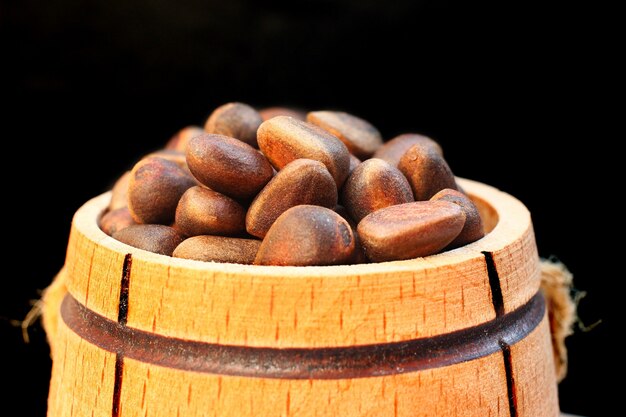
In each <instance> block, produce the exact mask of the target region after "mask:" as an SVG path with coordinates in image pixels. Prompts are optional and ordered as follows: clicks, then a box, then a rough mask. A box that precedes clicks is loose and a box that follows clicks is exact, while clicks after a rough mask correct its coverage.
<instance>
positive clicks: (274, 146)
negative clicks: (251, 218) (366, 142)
mask: <svg viewBox="0 0 626 417" xmlns="http://www.w3.org/2000/svg"><path fill="white" fill-rule="evenodd" d="M258 139H259V148H260V149H261V151H263V153H264V154H265V156H267V159H269V160H270V162H271V163H272V165H274V167H276V169H278V170H280V169H281V168H282V167H284V166H285V165H287V164H288V163H289V162H291V161H293V160H294V159H299V158H307V159H313V160H315V161H320V162H321V163H323V164H324V165H326V169H328V172H330V175H332V176H333V178H334V179H335V183H336V184H337V188H340V187H341V185H342V184H343V182H344V181H345V180H346V178H347V177H348V172H349V170H350V153H349V152H348V148H346V145H344V144H343V142H342V141H340V140H339V139H338V138H337V137H335V136H333V135H331V134H330V133H328V132H327V131H325V130H324V129H321V128H319V127H317V126H315V125H312V124H310V123H306V122H303V121H301V120H297V119H294V118H293V117H287V116H278V117H274V118H273V119H270V120H268V121H266V122H263V123H262V124H261V126H260V127H259V131H258Z"/></svg>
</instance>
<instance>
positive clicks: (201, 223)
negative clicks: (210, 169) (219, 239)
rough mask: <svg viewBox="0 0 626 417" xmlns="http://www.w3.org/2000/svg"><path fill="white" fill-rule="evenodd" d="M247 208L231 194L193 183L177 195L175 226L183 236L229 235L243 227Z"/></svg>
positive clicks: (241, 229)
mask: <svg viewBox="0 0 626 417" xmlns="http://www.w3.org/2000/svg"><path fill="white" fill-rule="evenodd" d="M245 216H246V210H245V209H244V208H243V207H242V206H241V204H239V203H238V202H236V201H235V200H233V199H232V198H230V197H227V196H225V195H224V194H220V193H218V192H217V191H213V190H209V189H207V188H204V187H201V186H196V187H191V188H190V189H188V190H187V191H185V194H183V196H182V197H181V198H180V201H179V202H178V207H177V208H176V227H177V228H178V230H180V231H181V233H183V234H184V235H185V236H198V235H221V236H232V235H236V234H239V233H241V232H243V231H244V229H245Z"/></svg>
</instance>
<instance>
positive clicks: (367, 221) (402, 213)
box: [357, 201, 465, 262]
mask: <svg viewBox="0 0 626 417" xmlns="http://www.w3.org/2000/svg"><path fill="white" fill-rule="evenodd" d="M464 224H465V213H463V210H461V208H460V207H459V206H458V205H456V204H454V203H450V202H449V201H416V202H413V203H406V204H400V205H397V206H390V207H386V208H384V209H381V210H378V211H375V212H374V213H372V214H370V215H368V216H366V217H365V218H364V219H363V220H361V222H360V223H359V225H358V226H357V232H358V234H359V237H360V238H361V241H362V242H363V247H364V249H365V254H366V255H367V257H368V258H369V259H370V260H371V261H372V262H384V261H394V260H402V259H412V258H417V257H421V256H428V255H433V254H435V253H437V252H439V251H441V250H442V249H443V248H445V247H446V246H447V245H448V244H450V242H452V241H453V240H454V238H456V237H457V236H458V235H459V233H460V232H461V230H462V229H463V225H464Z"/></svg>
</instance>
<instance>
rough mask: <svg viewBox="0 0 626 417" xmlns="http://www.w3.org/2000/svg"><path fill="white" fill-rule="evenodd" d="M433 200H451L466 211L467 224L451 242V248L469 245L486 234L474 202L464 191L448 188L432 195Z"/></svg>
mask: <svg viewBox="0 0 626 417" xmlns="http://www.w3.org/2000/svg"><path fill="white" fill-rule="evenodd" d="M430 200H431V201H437V200H443V201H449V202H451V203H454V204H456V205H458V206H459V207H461V210H463V212H464V213H465V225H464V226H463V230H461V233H459V235H458V236H457V237H456V238H455V239H454V240H453V241H452V242H451V243H450V245H449V247H450V248H457V247H459V246H463V245H467V244H468V243H472V242H475V241H477V240H478V239H480V238H482V237H483V236H485V230H484V228H483V221H482V219H481V218H480V213H479V211H478V208H477V207H476V205H474V202H472V200H470V198H469V197H468V196H466V195H465V194H463V193H462V192H459V191H456V190H451V189H449V188H446V189H444V190H441V191H439V192H438V193H437V194H435V195H434V196H432V198H431V199H430Z"/></svg>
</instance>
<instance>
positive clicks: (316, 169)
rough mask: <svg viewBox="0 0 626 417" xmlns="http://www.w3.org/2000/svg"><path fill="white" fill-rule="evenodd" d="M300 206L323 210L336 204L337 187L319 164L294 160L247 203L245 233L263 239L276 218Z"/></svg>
mask: <svg viewBox="0 0 626 417" xmlns="http://www.w3.org/2000/svg"><path fill="white" fill-rule="evenodd" d="M302 204H309V205H315V206H322V207H327V208H332V207H335V205H336V204H337V185H336V184H335V181H334V180H333V177H332V176H331V175H330V173H329V172H328V170H327V169H326V167H325V166H324V164H322V163H321V162H319V161H313V160H312V159H296V160H295V161H291V162H290V163H288V164H287V165H285V166H284V167H283V169H281V170H280V171H279V172H278V174H276V176H275V177H274V178H272V180H271V181H270V182H269V183H267V185H266V186H265V187H264V188H263V189H262V190H261V192H260V193H259V194H258V195H257V196H256V198H255V199H254V200H253V201H252V204H250V208H249V209H248V213H247V214H246V230H247V231H248V233H250V234H251V235H253V236H257V237H260V238H263V237H264V236H265V234H266V233H267V231H268V230H269V228H270V227H271V226H272V224H273V223H274V221H275V220H276V219H277V218H278V216H280V215H281V214H282V213H283V212H285V211H286V210H287V209H289V208H291V207H294V206H298V205H302Z"/></svg>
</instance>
